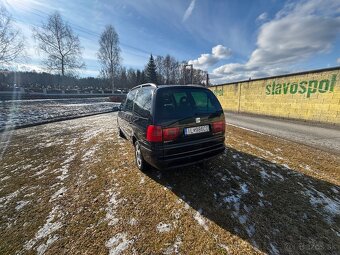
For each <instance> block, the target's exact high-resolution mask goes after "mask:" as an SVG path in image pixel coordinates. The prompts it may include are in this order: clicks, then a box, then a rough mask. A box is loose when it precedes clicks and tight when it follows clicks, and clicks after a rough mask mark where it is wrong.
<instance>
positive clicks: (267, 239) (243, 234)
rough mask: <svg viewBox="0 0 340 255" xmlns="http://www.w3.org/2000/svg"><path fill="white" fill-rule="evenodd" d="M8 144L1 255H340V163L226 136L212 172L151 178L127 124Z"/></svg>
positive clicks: (106, 123)
mask: <svg viewBox="0 0 340 255" xmlns="http://www.w3.org/2000/svg"><path fill="white" fill-rule="evenodd" d="M0 136H1V144H0V146H1V151H4V153H3V154H0V157H1V163H0V164H1V165H0V236H1V239H0V254H108V253H109V254H262V253H269V254H337V252H338V251H339V250H340V186H339V185H340V158H339V156H336V155H332V154H330V153H325V152H322V151H319V150H317V149H314V148H310V147H307V146H303V145H300V144H296V143H292V142H288V141H284V140H281V139H278V138H275V137H272V136H267V135H263V134H259V133H255V132H251V131H247V130H244V129H239V128H237V127H231V126H227V139H226V150H225V153H224V154H223V155H221V156H219V157H217V158H215V159H213V160H212V161H210V162H209V163H208V164H207V166H206V168H205V169H202V168H200V167H198V166H192V167H186V168H183V169H176V170H172V171H157V170H155V169H152V170H150V171H148V172H147V173H142V172H140V171H139V170H138V169H137V168H136V167H135V163H134V156H133V155H134V154H133V147H132V145H131V144H129V143H128V142H127V141H126V140H124V139H122V138H119V137H118V134H117V127H116V113H109V114H103V115H98V116H92V117H86V118H80V119H74V120H69V121H62V122H57V123H51V124H47V125H42V126H36V127H31V128H25V129H19V130H15V131H13V132H7V133H2V134H0Z"/></svg>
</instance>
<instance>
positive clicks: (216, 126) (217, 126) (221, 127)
mask: <svg viewBox="0 0 340 255" xmlns="http://www.w3.org/2000/svg"><path fill="white" fill-rule="evenodd" d="M211 127H212V132H213V133H219V132H222V133H224V131H225V123H224V121H216V122H213V123H212V125H211Z"/></svg>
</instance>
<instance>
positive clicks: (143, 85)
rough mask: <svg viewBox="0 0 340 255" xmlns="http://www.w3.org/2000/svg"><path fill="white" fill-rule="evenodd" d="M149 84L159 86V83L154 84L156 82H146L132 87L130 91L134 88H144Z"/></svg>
mask: <svg viewBox="0 0 340 255" xmlns="http://www.w3.org/2000/svg"><path fill="white" fill-rule="evenodd" d="M148 86H152V87H155V88H157V85H156V84H154V83H144V84H141V85H137V86H134V87H133V88H131V89H130V91H131V90H134V89H138V88H142V87H148Z"/></svg>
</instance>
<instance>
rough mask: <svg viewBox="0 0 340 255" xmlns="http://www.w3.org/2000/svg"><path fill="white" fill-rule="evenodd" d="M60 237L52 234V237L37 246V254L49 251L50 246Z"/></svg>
mask: <svg viewBox="0 0 340 255" xmlns="http://www.w3.org/2000/svg"><path fill="white" fill-rule="evenodd" d="M58 239H59V238H58V236H57V235H55V236H52V237H50V238H48V240H47V241H46V243H43V244H41V245H39V246H38V248H37V254H38V255H43V254H44V253H45V251H47V249H48V247H50V246H51V245H52V244H53V243H54V242H55V241H57V240H58Z"/></svg>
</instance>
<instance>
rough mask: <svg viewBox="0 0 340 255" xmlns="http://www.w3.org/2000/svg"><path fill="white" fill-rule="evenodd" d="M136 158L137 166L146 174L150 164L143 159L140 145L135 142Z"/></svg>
mask: <svg viewBox="0 0 340 255" xmlns="http://www.w3.org/2000/svg"><path fill="white" fill-rule="evenodd" d="M135 158H136V165H137V167H138V169H139V170H141V171H142V172H144V171H146V170H148V169H149V165H148V163H146V161H145V160H144V158H143V155H142V151H141V148H140V144H139V142H138V141H136V142H135Z"/></svg>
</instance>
